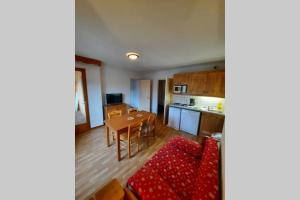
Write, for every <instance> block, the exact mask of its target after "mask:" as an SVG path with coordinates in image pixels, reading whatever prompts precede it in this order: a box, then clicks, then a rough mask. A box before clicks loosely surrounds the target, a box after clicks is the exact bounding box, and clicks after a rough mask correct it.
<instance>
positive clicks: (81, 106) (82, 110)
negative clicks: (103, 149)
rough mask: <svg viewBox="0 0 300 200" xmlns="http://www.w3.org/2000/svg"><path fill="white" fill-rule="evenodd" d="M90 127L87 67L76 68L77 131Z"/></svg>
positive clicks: (80, 131) (83, 130)
mask: <svg viewBox="0 0 300 200" xmlns="http://www.w3.org/2000/svg"><path fill="white" fill-rule="evenodd" d="M89 129H90V116H89V108H88V96H87V86H86V75H85V69H81V68H75V133H76V134H77V133H82V132H85V131H87V130H89Z"/></svg>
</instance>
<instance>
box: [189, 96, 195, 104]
mask: <svg viewBox="0 0 300 200" xmlns="http://www.w3.org/2000/svg"><path fill="white" fill-rule="evenodd" d="M194 105H195V99H194V98H190V106H194Z"/></svg>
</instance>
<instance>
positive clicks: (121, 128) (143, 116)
mask: <svg viewBox="0 0 300 200" xmlns="http://www.w3.org/2000/svg"><path fill="white" fill-rule="evenodd" d="M151 114H152V113H150V112H146V111H138V112H135V113H131V114H124V115H122V116H120V117H115V118H112V119H107V120H106V121H105V127H106V138H107V146H108V147H109V146H110V141H109V134H110V131H114V132H115V133H116V137H117V138H116V139H117V158H118V161H120V160H121V153H120V134H121V133H124V132H126V131H127V130H128V127H129V126H130V125H132V124H135V123H138V122H142V121H145V120H147V119H148V117H149V116H150V115H151Z"/></svg>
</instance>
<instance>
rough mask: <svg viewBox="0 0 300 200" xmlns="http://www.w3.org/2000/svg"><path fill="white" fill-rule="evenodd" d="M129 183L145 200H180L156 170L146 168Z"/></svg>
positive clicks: (130, 179)
mask: <svg viewBox="0 0 300 200" xmlns="http://www.w3.org/2000/svg"><path fill="white" fill-rule="evenodd" d="M127 183H128V185H129V186H130V187H131V188H132V189H133V190H134V191H135V192H136V193H137V195H138V196H139V197H140V199H143V200H157V199H166V200H180V198H179V197H178V196H177V195H176V193H175V192H174V191H173V190H172V188H171V187H170V186H169V185H168V184H167V183H166V182H165V181H164V180H163V179H162V178H161V177H160V176H159V175H158V174H157V173H156V172H155V170H153V169H151V168H149V167H146V166H145V167H142V168H141V169H140V170H139V171H138V172H137V173H135V174H134V175H133V176H132V177H130V178H129V179H128V182H127Z"/></svg>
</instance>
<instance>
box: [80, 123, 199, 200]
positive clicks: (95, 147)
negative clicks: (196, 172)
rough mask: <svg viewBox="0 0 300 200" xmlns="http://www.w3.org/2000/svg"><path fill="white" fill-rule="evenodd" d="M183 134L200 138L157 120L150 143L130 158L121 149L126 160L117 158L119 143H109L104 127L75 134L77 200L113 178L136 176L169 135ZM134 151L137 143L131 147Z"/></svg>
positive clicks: (125, 178) (123, 178) (121, 179)
mask: <svg viewBox="0 0 300 200" xmlns="http://www.w3.org/2000/svg"><path fill="white" fill-rule="evenodd" d="M175 135H183V136H185V137H188V138H192V139H194V140H200V139H199V138H195V136H192V135H190V134H186V133H183V132H180V131H176V130H174V129H171V128H169V127H166V126H163V125H162V122H161V120H158V125H157V130H156V138H155V139H153V140H152V141H151V143H150V145H149V146H147V145H146V142H142V146H141V150H140V152H139V153H137V154H136V155H134V156H133V157H132V158H130V159H128V157H127V150H126V149H125V147H124V150H122V152H121V156H122V157H123V159H122V160H121V161H120V162H119V161H117V150H116V144H115V143H114V144H113V145H111V146H110V147H107V145H106V135H105V129H104V127H100V128H96V129H92V130H91V131H88V132H86V133H82V134H80V135H77V136H76V164H75V165H76V169H75V185H76V192H75V194H76V199H77V200H82V199H86V198H87V197H88V196H89V195H90V194H92V193H93V192H95V191H96V190H97V189H99V188H101V187H102V186H103V185H104V184H106V183H107V182H109V181H110V180H111V179H113V178H117V179H118V180H119V181H120V182H121V183H122V185H123V186H125V185H126V181H127V179H128V178H129V177H130V176H131V175H133V174H134V173H135V172H136V171H137V170H138V169H139V168H140V167H141V166H142V165H143V164H144V163H145V162H146V161H147V160H149V159H150V158H151V157H152V156H153V155H154V154H155V152H156V151H157V150H158V149H159V148H161V147H162V146H163V145H164V144H165V143H166V142H167V140H168V139H169V138H171V137H173V136H175ZM132 149H133V151H135V146H132Z"/></svg>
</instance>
